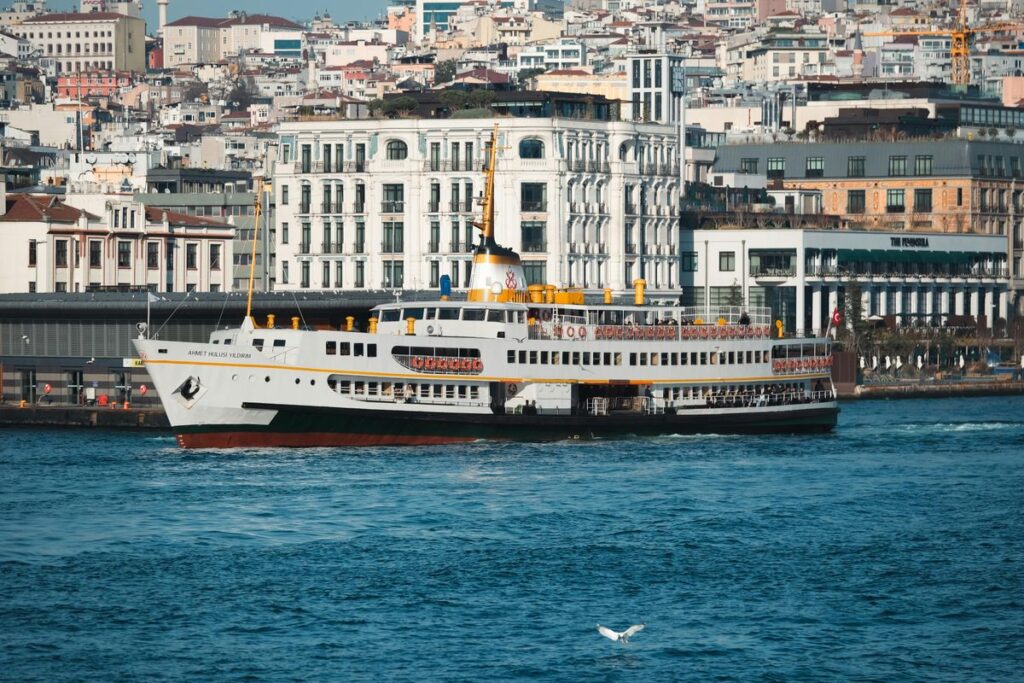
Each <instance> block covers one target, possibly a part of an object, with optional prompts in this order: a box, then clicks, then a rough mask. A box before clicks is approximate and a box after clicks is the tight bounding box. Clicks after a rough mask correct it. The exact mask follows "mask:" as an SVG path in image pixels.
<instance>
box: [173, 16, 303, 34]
mask: <svg viewBox="0 0 1024 683" xmlns="http://www.w3.org/2000/svg"><path fill="white" fill-rule="evenodd" d="M257 24H259V25H263V24H267V25H268V26H273V27H275V28H290V29H295V30H301V29H302V26H301V25H299V24H296V23H295V22H294V21H289V20H287V19H284V18H282V17H275V16H272V15H270V14H247V15H245V16H244V17H242V16H237V17H228V18H226V19H217V18H215V17H195V16H188V17H182V18H181V19H176V20H174V21H172V22H169V23H168V24H167V25H168V26H202V27H205V28H225V27H228V26H240V25H245V26H250V25H257Z"/></svg>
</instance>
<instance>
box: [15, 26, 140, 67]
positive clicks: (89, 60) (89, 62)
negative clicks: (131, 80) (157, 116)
mask: <svg viewBox="0 0 1024 683" xmlns="http://www.w3.org/2000/svg"><path fill="white" fill-rule="evenodd" d="M10 31H11V32H12V33H14V34H16V35H17V36H18V37H20V38H24V39H25V40H28V41H29V42H30V43H31V44H32V47H33V49H34V50H38V51H39V53H40V55H41V56H43V57H44V58H46V59H50V60H53V63H54V67H55V70H56V72H57V74H61V73H67V72H71V71H93V70H103V71H132V72H136V73H144V72H145V71H146V22H145V21H143V20H142V19H139V18H137V17H130V16H126V15H124V14H116V13H113V12H88V13H74V12H72V13H57V14H42V15H39V16H35V17H30V18H28V19H25V21H24V22H22V23H21V24H19V25H17V26H12V27H11V28H10Z"/></svg>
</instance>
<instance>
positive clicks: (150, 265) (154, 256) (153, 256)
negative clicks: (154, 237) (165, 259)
mask: <svg viewBox="0 0 1024 683" xmlns="http://www.w3.org/2000/svg"><path fill="white" fill-rule="evenodd" d="M146 268H147V269H149V270H158V269H159V268H160V245H159V244H158V243H156V242H147V243H146Z"/></svg>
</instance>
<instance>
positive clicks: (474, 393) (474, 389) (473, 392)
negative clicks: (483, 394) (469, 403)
mask: <svg viewBox="0 0 1024 683" xmlns="http://www.w3.org/2000/svg"><path fill="white" fill-rule="evenodd" d="M469 397H470V398H471V399H478V398H480V387H478V386H477V385H475V384H474V385H473V386H471V387H470V388H469Z"/></svg>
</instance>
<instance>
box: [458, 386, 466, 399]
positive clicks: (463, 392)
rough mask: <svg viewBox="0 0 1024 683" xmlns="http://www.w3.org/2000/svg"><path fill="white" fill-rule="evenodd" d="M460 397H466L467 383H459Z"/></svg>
mask: <svg viewBox="0 0 1024 683" xmlns="http://www.w3.org/2000/svg"><path fill="white" fill-rule="evenodd" d="M459 398H462V399H464V398H466V385H465V384H460V385H459Z"/></svg>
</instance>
